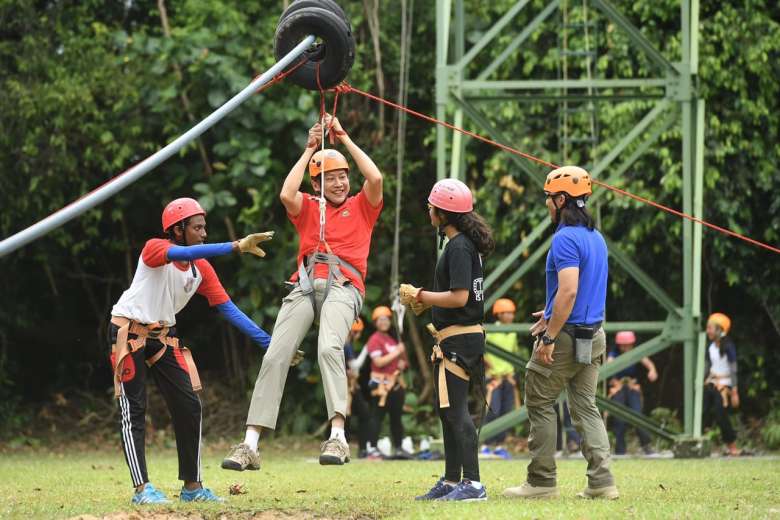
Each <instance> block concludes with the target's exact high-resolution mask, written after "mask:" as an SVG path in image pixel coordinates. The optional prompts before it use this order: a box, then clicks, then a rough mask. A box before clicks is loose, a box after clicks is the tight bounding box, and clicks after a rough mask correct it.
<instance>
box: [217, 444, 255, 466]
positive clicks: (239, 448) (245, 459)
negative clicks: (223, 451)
mask: <svg viewBox="0 0 780 520" xmlns="http://www.w3.org/2000/svg"><path fill="white" fill-rule="evenodd" d="M222 469H232V470H234V471H244V470H245V469H251V470H258V469H260V454H259V453H258V452H256V451H254V450H252V448H250V447H249V445H247V444H244V443H243V442H242V443H241V444H236V445H235V446H233V447H232V448H230V453H229V454H228V456H227V457H225V459H224V460H223V461H222Z"/></svg>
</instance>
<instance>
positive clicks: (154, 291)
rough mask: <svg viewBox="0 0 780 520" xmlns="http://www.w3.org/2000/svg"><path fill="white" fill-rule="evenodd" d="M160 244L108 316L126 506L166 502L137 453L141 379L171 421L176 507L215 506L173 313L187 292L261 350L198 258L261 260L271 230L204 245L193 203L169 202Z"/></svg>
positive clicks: (192, 375)
mask: <svg viewBox="0 0 780 520" xmlns="http://www.w3.org/2000/svg"><path fill="white" fill-rule="evenodd" d="M162 227H163V231H164V232H165V233H166V235H167V238H153V239H151V240H149V241H148V242H146V245H144V248H143V250H142V251H141V256H140V258H139V259H138V268H137V269H136V272H135V276H134V277H133V282H132V284H131V285H130V288H129V289H127V290H126V291H125V292H124V293H123V294H122V296H121V297H120V298H119V301H117V303H116V305H114V307H113V309H112V310H111V324H110V325H109V338H110V343H111V363H112V365H113V367H114V387H115V393H116V397H117V399H118V402H119V409H120V411H121V419H120V426H121V436H122V437H121V438H122V447H123V449H124V454H125V459H126V460H127V465H128V467H129V468H130V476H131V478H132V481H133V486H135V494H134V495H133V498H132V503H133V504H162V503H168V502H169V501H168V499H167V498H166V497H165V495H164V494H163V493H162V492H161V491H158V490H157V489H155V487H154V486H152V484H151V483H150V482H149V477H148V475H147V471H146V457H145V453H144V432H145V430H146V424H145V422H146V421H145V413H146V384H145V383H146V375H147V373H149V374H151V375H152V377H153V378H154V380H155V382H156V383H157V387H158V389H159V391H160V392H161V393H162V394H163V397H164V398H165V401H166V403H167V404H168V409H169V411H170V412H171V416H172V420H173V429H174V432H175V434H176V448H177V451H178V455H179V479H180V480H183V481H184V487H183V488H182V489H181V492H180V498H181V500H182V501H185V502H191V501H222V499H221V498H219V497H217V496H216V495H214V494H213V493H212V492H211V491H210V490H209V489H206V488H204V487H203V486H202V485H201V472H200V449H201V439H200V436H201V423H202V414H201V402H200V399H199V398H198V396H197V394H196V393H195V392H196V391H197V390H200V379H199V377H198V373H197V370H196V368H195V364H194V362H193V361H192V355H191V354H190V351H189V350H188V349H186V348H185V347H182V346H181V345H179V339H178V337H177V334H176V314H177V313H178V312H179V311H180V310H181V309H182V308H184V306H185V305H187V302H189V300H190V298H192V296H193V295H194V294H195V293H198V294H200V295H201V296H204V297H205V298H206V299H208V302H209V305H211V306H213V307H216V308H217V309H218V310H219V312H220V313H221V314H222V315H223V316H224V317H225V318H227V320H228V321H230V322H231V323H232V324H233V325H235V326H236V327H238V328H239V329H240V330H241V331H242V332H244V333H245V334H246V335H247V336H249V337H250V338H251V339H252V340H253V341H254V342H255V343H257V344H259V345H260V346H262V347H264V348H267V347H268V345H269V343H270V341H271V338H270V336H269V335H268V334H267V333H266V332H265V331H264V330H263V329H261V328H260V327H259V326H257V325H256V324H255V323H254V322H253V321H252V320H250V319H249V318H248V317H247V316H246V315H245V314H244V313H243V312H241V311H240V310H239V309H238V307H236V306H235V304H233V302H232V301H231V300H230V297H229V296H228V295H227V293H226V292H225V289H224V288H223V287H222V284H221V283H220V281H219V278H217V275H216V273H215V272H214V268H213V267H211V264H209V262H208V260H206V258H209V257H212V256H219V255H226V254H231V253H234V252H241V253H251V254H253V255H256V256H260V257H262V256H265V252H263V250H262V249H260V247H258V244H260V243H261V242H264V241H266V240H271V238H272V237H273V232H267V233H253V234H251V235H248V236H247V237H245V238H243V239H241V240H240V241H236V242H224V243H219V244H204V241H205V240H206V212H205V211H204V210H203V208H201V206H200V204H198V202H197V201H196V200H194V199H189V198H181V199H176V200H174V201H173V202H171V203H170V204H168V205H167V206H166V207H165V210H164V211H163V215H162Z"/></svg>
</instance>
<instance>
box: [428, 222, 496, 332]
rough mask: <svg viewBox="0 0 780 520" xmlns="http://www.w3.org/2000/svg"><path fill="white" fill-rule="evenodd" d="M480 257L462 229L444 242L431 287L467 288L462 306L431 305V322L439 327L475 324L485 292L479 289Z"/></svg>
mask: <svg viewBox="0 0 780 520" xmlns="http://www.w3.org/2000/svg"><path fill="white" fill-rule="evenodd" d="M482 278H483V274H482V258H481V257H480V255H479V252H478V251H477V248H476V247H475V246H474V243H473V242H472V241H471V240H470V239H469V238H468V237H467V236H466V235H464V234H463V233H460V234H458V235H455V236H454V237H452V239H451V240H450V241H449V242H447V245H446V246H445V247H444V253H442V255H441V257H440V258H439V262H438V263H437V264H436V274H435V277H434V281H433V290H434V291H437V292H441V291H449V290H455V289H468V291H469V299H468V301H467V302H466V305H465V306H464V307H459V308H456V309H445V308H443V307H436V306H434V307H433V308H432V309H431V316H432V319H433V326H434V327H436V329H437V330H442V329H443V328H445V327H449V326H450V325H477V324H479V323H482V317H483V316H484V304H485V296H484V292H483V291H482Z"/></svg>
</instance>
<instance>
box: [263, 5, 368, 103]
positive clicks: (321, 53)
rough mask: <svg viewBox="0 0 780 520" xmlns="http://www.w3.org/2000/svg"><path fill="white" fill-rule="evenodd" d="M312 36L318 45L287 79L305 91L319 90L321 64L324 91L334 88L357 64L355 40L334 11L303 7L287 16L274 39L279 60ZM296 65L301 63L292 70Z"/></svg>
mask: <svg viewBox="0 0 780 520" xmlns="http://www.w3.org/2000/svg"><path fill="white" fill-rule="evenodd" d="M293 5H294V4H293ZM309 34H313V35H315V36H316V37H317V38H318V40H319V42H318V43H316V44H315V45H314V46H312V47H311V48H310V49H308V50H307V51H306V53H305V55H306V57H308V59H309V61H307V62H306V63H304V64H303V65H302V66H301V67H299V68H298V69H297V70H296V71H295V72H293V73H292V74H291V75H290V76H288V79H289V80H290V81H292V82H293V83H295V84H296V85H300V86H301V87H303V88H305V89H308V90H319V87H318V85H317V67H318V65H319V77H320V85H321V86H322V88H323V89H328V88H331V87H335V86H336V85H338V84H339V83H341V82H342V81H343V80H344V78H346V77H347V74H348V73H349V70H350V69H351V68H352V64H353V63H354V61H355V38H354V37H353V36H352V31H351V30H350V28H349V26H348V25H347V23H346V22H345V21H344V20H342V19H341V18H339V16H338V15H336V14H335V13H333V12H332V11H328V10H327V9H323V8H322V7H302V8H300V9H298V10H296V11H294V12H291V13H289V14H288V15H287V16H285V17H284V19H283V20H282V21H281V22H280V23H279V25H278V26H277V28H276V35H275V37H274V54H275V55H276V59H277V60H278V59H281V58H282V57H283V56H284V55H285V54H287V53H288V52H290V50H292V48H293V47H295V46H296V45H298V43H300V42H301V40H303V39H304V38H305V37H306V36H308V35H309ZM295 63H298V62H297V60H296V61H295V62H294V63H293V65H291V67H292V66H294V64H295ZM291 67H288V68H291Z"/></svg>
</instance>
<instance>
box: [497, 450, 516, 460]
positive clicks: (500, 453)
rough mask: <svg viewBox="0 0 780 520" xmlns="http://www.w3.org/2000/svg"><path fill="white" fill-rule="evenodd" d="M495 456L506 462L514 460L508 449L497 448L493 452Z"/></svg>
mask: <svg viewBox="0 0 780 520" xmlns="http://www.w3.org/2000/svg"><path fill="white" fill-rule="evenodd" d="M493 455H495V456H496V457H499V458H501V459H504V460H510V459H511V458H512V455H510V454H509V452H508V451H507V450H506V448H496V449H495V450H493Z"/></svg>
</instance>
